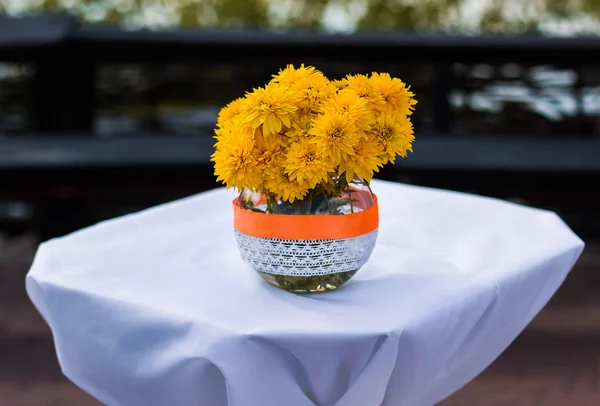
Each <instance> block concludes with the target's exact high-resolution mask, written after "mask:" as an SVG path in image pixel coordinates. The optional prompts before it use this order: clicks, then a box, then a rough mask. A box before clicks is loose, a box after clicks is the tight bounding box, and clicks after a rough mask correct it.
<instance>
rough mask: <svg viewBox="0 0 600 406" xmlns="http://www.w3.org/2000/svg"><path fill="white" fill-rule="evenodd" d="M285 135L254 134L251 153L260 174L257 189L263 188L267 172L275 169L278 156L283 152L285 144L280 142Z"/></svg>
mask: <svg viewBox="0 0 600 406" xmlns="http://www.w3.org/2000/svg"><path fill="white" fill-rule="evenodd" d="M284 138H285V137H282V136H280V137H267V138H265V137H263V136H262V134H255V135H254V149H253V151H252V154H253V156H254V158H253V159H254V162H255V163H256V169H257V170H258V171H259V173H260V174H261V176H260V178H261V181H260V185H259V187H258V188H257V190H261V189H263V187H264V185H265V182H266V179H267V174H268V173H269V172H271V171H273V170H275V165H276V164H277V162H278V159H279V157H280V156H282V155H283V154H284V152H285V145H284V143H283V142H282V140H284Z"/></svg>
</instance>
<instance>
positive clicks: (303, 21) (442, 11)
mask: <svg viewBox="0 0 600 406" xmlns="http://www.w3.org/2000/svg"><path fill="white" fill-rule="evenodd" d="M37 11H68V12H71V13H73V14H75V15H77V16H79V17H80V18H81V19H82V20H84V21H87V22H90V23H100V24H109V25H118V26H123V27H130V28H139V27H149V28H166V27H178V26H183V27H225V28H284V29H293V28H299V29H318V30H328V31H335V30H340V31H353V30H355V29H359V30H368V31H377V30H416V31H421V30H422V31H454V32H473V33H476V32H517V33H518V32H536V31H537V32H540V31H541V32H549V33H553V34H558V35H572V34H577V33H596V32H598V31H600V28H599V27H600V26H599V24H598V19H599V16H600V1H598V0H530V1H523V0H3V1H0V13H1V12H4V13H9V14H22V13H28V12H37Z"/></svg>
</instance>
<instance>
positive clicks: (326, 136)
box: [308, 112, 361, 165]
mask: <svg viewBox="0 0 600 406" xmlns="http://www.w3.org/2000/svg"><path fill="white" fill-rule="evenodd" d="M308 133H309V134H310V135H313V136H314V138H312V139H311V140H310V142H312V143H314V144H315V145H316V146H317V152H318V153H319V154H321V155H324V156H329V157H331V160H332V161H333V163H334V165H338V164H339V163H340V162H341V161H342V158H343V157H344V156H346V155H349V154H352V153H354V147H355V146H356V145H358V142H359V141H360V138H361V135H360V133H359V132H358V131H357V129H356V127H355V126H354V125H352V123H350V121H349V120H348V118H347V117H346V116H345V115H344V114H341V113H333V112H328V113H325V114H322V115H319V116H318V117H317V118H316V119H315V120H314V121H313V126H312V128H311V129H310V130H309V131H308Z"/></svg>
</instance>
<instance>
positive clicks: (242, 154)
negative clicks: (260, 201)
mask: <svg viewBox="0 0 600 406" xmlns="http://www.w3.org/2000/svg"><path fill="white" fill-rule="evenodd" d="M217 136H218V141H217V143H216V144H215V152H214V153H213V154H212V156H211V158H210V159H211V161H213V162H214V163H215V174H216V175H217V180H218V181H221V182H224V183H225V185H226V186H227V188H228V189H229V188H230V187H235V188H236V189H242V188H246V189H250V190H255V189H256V188H257V187H258V185H259V184H260V177H261V172H260V170H259V168H258V167H257V166H256V163H255V160H254V156H253V154H252V151H253V148H254V140H253V137H252V134H251V132H250V131H248V130H243V129H242V128H241V126H240V125H239V123H235V122H234V124H233V125H231V126H228V127H226V128H224V129H220V130H218V131H217Z"/></svg>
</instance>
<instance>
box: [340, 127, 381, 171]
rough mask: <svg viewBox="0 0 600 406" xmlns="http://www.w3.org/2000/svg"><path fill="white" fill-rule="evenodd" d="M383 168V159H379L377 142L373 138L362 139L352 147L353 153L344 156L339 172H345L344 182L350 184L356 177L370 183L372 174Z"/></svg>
mask: <svg viewBox="0 0 600 406" xmlns="http://www.w3.org/2000/svg"><path fill="white" fill-rule="evenodd" d="M380 166H383V159H382V158H381V157H380V151H379V147H378V145H377V140H376V139H375V138H374V137H373V136H369V137H367V138H363V139H361V140H360V142H359V143H358V145H357V146H355V147H354V153H353V154H351V155H348V156H346V159H345V160H344V161H343V162H342V163H341V164H340V169H339V172H340V173H343V172H346V181H348V182H350V181H351V180H352V179H353V178H354V175H358V176H360V177H361V178H363V179H365V180H366V181H368V182H370V181H371V179H372V178H373V173H374V172H378V171H379V167H380Z"/></svg>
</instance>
